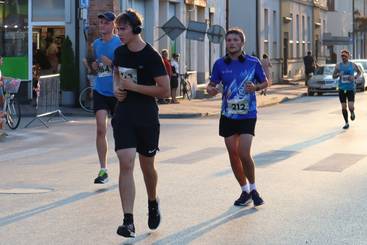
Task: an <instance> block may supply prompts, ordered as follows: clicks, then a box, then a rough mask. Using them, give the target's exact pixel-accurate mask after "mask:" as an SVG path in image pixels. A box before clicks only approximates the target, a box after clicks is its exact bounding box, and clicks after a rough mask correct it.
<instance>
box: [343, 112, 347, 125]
mask: <svg viewBox="0 0 367 245" xmlns="http://www.w3.org/2000/svg"><path fill="white" fill-rule="evenodd" d="M342 112H343V117H344V121H345V123H348V111H347V110H342Z"/></svg>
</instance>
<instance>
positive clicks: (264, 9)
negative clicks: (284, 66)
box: [258, 0, 281, 82]
mask: <svg viewBox="0 0 367 245" xmlns="http://www.w3.org/2000/svg"><path fill="white" fill-rule="evenodd" d="M258 28H259V30H258V33H259V51H260V52H259V58H262V55H263V54H264V53H266V54H268V56H269V58H270V61H271V63H272V68H271V69H270V70H271V74H272V80H273V82H277V81H279V79H280V75H281V62H280V47H281V45H280V1H279V0H261V1H260V4H259V12H258Z"/></svg>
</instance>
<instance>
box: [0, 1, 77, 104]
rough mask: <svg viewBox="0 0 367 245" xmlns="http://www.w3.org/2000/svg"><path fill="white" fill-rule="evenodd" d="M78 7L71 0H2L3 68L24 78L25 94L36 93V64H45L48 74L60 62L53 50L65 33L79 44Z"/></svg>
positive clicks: (9, 74) (58, 46) (28, 96)
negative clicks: (77, 37) (76, 27)
mask: <svg viewBox="0 0 367 245" xmlns="http://www.w3.org/2000/svg"><path fill="white" fill-rule="evenodd" d="M75 10H76V5H75V1H74V2H73V1H71V0H62V1H60V0H4V1H0V12H1V15H0V27H1V29H2V30H1V34H0V35H1V38H0V52H1V54H2V55H3V57H4V65H3V66H2V67H1V70H2V73H3V74H4V75H5V76H10V77H15V78H20V79H22V80H23V82H22V85H21V88H23V89H21V92H23V93H24V94H22V97H25V98H26V99H30V98H31V97H32V84H31V82H30V81H32V78H33V72H32V71H33V70H34V69H33V68H34V66H35V65H36V64H41V68H42V72H43V73H44V74H49V73H51V68H52V67H57V66H58V65H59V57H58V55H57V54H56V53H53V52H51V51H52V50H56V49H59V48H60V46H61V42H62V40H63V39H64V38H65V36H69V37H70V39H71V40H72V41H73V43H74V44H75V40H76V36H77V35H76V33H75V26H76V19H77V18H76V11H75ZM51 53H52V54H51ZM51 56H52V62H50V60H51Z"/></svg>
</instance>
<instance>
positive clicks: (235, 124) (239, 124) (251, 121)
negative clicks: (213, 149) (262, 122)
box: [219, 116, 256, 138]
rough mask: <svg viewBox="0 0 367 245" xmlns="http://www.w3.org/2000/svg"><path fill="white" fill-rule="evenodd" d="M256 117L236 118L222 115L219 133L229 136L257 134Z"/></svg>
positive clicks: (225, 136)
mask: <svg viewBox="0 0 367 245" xmlns="http://www.w3.org/2000/svg"><path fill="white" fill-rule="evenodd" d="M255 125H256V118H248V119H241V120H234V119H230V118H227V117H225V116H221V117H220V120H219V135H220V136H222V137H224V138H227V137H230V136H232V135H235V134H251V135H253V136H255Z"/></svg>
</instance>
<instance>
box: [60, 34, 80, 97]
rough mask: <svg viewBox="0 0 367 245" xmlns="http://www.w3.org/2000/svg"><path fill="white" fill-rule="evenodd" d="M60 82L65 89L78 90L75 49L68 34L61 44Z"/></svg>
mask: <svg viewBox="0 0 367 245" xmlns="http://www.w3.org/2000/svg"><path fill="white" fill-rule="evenodd" d="M60 83H61V84H60V86H61V89H62V90H64V91H76V89H77V88H78V79H77V73H76V69H75V57H74V51H73V47H72V43H71V41H70V38H69V37H68V36H66V38H65V40H64V41H63V43H62V45H61V67H60Z"/></svg>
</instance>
